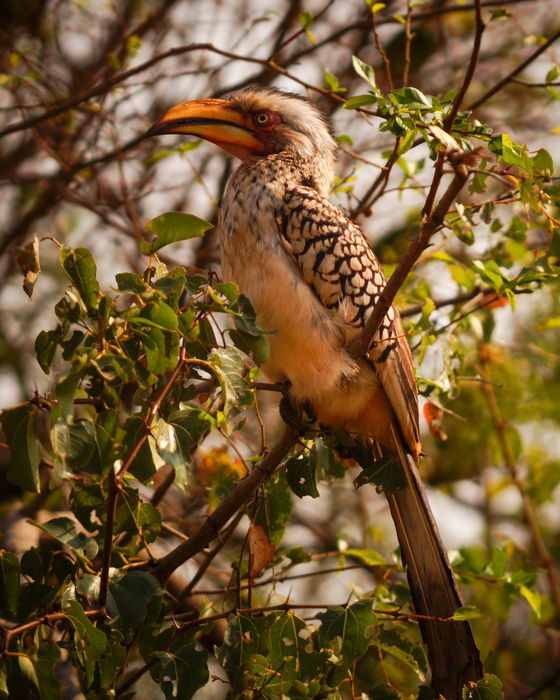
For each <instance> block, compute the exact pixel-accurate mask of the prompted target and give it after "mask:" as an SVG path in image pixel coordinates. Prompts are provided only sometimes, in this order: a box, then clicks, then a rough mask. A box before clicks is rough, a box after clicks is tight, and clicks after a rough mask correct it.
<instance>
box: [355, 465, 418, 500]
mask: <svg viewBox="0 0 560 700" xmlns="http://www.w3.org/2000/svg"><path fill="white" fill-rule="evenodd" d="M354 484H355V486H356V488H360V486H363V485H364V484H374V485H375V490H376V491H377V492H378V493H382V492H385V493H393V492H394V491H398V490H399V489H402V488H404V486H405V485H406V481H405V477H404V473H403V469H402V467H401V465H400V464H398V463H397V462H396V461H395V460H393V459H391V458H389V457H382V458H381V459H376V460H373V461H372V463H371V464H370V465H369V466H368V468H367V469H362V471H361V472H360V473H359V474H358V476H357V477H356V478H355V479H354Z"/></svg>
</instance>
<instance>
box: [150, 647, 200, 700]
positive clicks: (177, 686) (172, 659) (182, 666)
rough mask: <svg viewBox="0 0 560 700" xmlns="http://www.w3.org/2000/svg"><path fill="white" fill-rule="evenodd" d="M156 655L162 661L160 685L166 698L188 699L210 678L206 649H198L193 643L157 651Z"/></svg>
mask: <svg viewBox="0 0 560 700" xmlns="http://www.w3.org/2000/svg"><path fill="white" fill-rule="evenodd" d="M156 655H157V656H158V657H159V658H160V659H161V660H162V661H163V662H164V667H163V670H162V672H161V675H160V685H161V689H162V690H163V692H164V693H165V697H166V700H183V699H184V700H188V698H192V696H193V695H194V694H195V693H196V691H197V690H198V689H199V688H202V686H203V685H206V683H207V682H208V679H209V678H210V675H209V672H208V652H207V651H206V649H200V650H199V649H197V648H196V647H195V645H194V644H184V645H183V646H181V647H179V648H178V649H175V650H174V651H173V652H159V653H157V654H156ZM165 661H167V663H165Z"/></svg>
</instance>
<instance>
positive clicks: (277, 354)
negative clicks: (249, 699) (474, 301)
mask: <svg viewBox="0 0 560 700" xmlns="http://www.w3.org/2000/svg"><path fill="white" fill-rule="evenodd" d="M157 134H191V135H193V136H198V137H201V138H203V139H206V140H207V141H211V142H212V143H214V144H216V145H217V146H220V147H221V148H222V149H224V150H225V151H228V152H229V153H232V154H233V155H235V156H237V157H238V158H240V159H241V161H242V162H241V165H240V166H239V167H238V168H237V170H236V171H235V172H234V173H233V175H232V176H231V177H230V179H229V182H228V184H227V187H226V190H225V193H224V197H223V201H222V205H221V208H220V212H219V220H218V229H219V234H220V241H221V259H222V270H223V276H224V279H226V280H228V281H233V282H236V283H237V285H238V286H239V288H240V290H241V292H243V293H244V294H245V295H246V296H247V297H248V298H249V299H250V301H251V303H252V305H253V307H254V309H255V311H256V314H257V322H258V324H259V325H260V326H261V327H262V328H263V329H264V330H266V331H273V332H274V333H273V334H271V335H270V336H269V338H270V357H269V360H268V361H267V363H266V365H265V366H264V371H265V373H266V375H267V376H268V377H269V378H270V379H271V380H272V381H278V382H289V398H290V400H291V401H292V402H293V403H294V404H295V405H299V406H302V405H306V406H309V407H310V408H311V411H312V413H313V414H315V415H316V417H317V420H318V422H319V423H320V424H324V425H326V426H330V427H331V428H335V429H336V428H340V427H343V428H345V429H346V430H347V431H348V432H349V433H351V434H352V435H354V436H357V438H358V439H359V442H360V444H361V446H362V447H361V448H360V451H361V454H362V458H361V459H360V462H361V463H362V464H363V463H364V459H363V454H364V450H367V452H366V453H367V454H368V455H369V457H368V458H369V460H370V462H371V461H373V459H374V458H375V455H377V454H379V450H380V449H381V450H383V451H384V452H386V453H388V454H389V455H390V457H391V459H393V460H394V461H395V462H397V463H399V464H401V465H402V469H403V471H404V474H405V480H406V486H405V487H404V488H402V489H400V490H397V491H395V492H393V493H387V494H386V496H387V499H388V501H389V506H390V510H391V515H392V517H393V520H394V522H395V527H396V531H397V536H398V540H399V543H400V547H401V552H402V557H403V560H404V564H405V568H406V571H407V576H408V581H409V586H410V590H411V595H412V601H413V604H414V609H415V611H416V613H417V614H418V615H419V616H420V617H419V624H420V628H421V632H422V636H423V640H424V643H425V645H426V647H427V651H428V659H429V663H430V667H431V677H432V687H433V689H434V691H435V693H436V695H443V696H444V697H445V698H448V699H454V698H459V697H460V696H461V688H462V687H463V685H464V684H465V683H467V682H468V681H476V680H478V679H479V678H480V677H481V675H482V666H481V662H480V656H479V652H478V649H477V647H476V644H475V642H474V639H473V636H472V632H471V629H470V626H469V623H468V622H466V621H449V620H447V618H450V617H452V616H453V613H454V611H455V610H456V609H457V608H458V607H460V606H461V605H462V601H461V595H460V593H459V590H458V587H457V585H456V583H455V580H454V578H453V573H452V570H451V567H450V564H449V561H448V558H447V553H446V550H445V549H444V547H443V544H442V541H441V538H440V535H439V532H438V529H437V525H436V523H435V521H434V518H433V516H432V513H431V510H430V506H429V504H428V500H427V497H426V494H425V491H424V487H423V485H422V481H421V478H420V476H419V474H418V470H417V468H416V462H417V461H418V459H419V457H420V451H421V447H420V438H419V428H418V397H417V391H416V384H415V379H414V369H413V363H412V355H411V352H410V348H409V346H408V343H407V340H406V338H405V336H404V333H403V329H402V326H401V321H400V318H399V314H398V311H397V310H396V308H395V307H391V308H390V309H389V311H388V312H387V314H386V316H385V318H384V319H383V321H382V323H381V325H380V327H379V329H378V331H377V332H376V334H375V336H374V338H373V343H372V347H371V349H370V350H369V352H368V353H367V356H364V357H360V358H357V359H356V358H354V357H352V356H351V354H350V353H349V352H348V350H347V348H348V345H349V343H350V342H351V341H352V340H353V339H354V338H356V337H357V336H358V335H359V334H360V333H361V332H362V330H363V327H364V324H365V322H366V320H367V318H368V315H369V314H370V313H371V311H372V309H373V308H374V306H375V304H376V302H377V300H378V298H379V295H380V293H381V292H382V290H383V288H384V287H385V284H386V278H385V276H384V274H383V270H382V269H381V266H380V264H379V262H378V261H377V258H376V257H375V255H374V253H373V251H372V250H371V248H370V246H369V245H368V243H367V241H366V240H365V238H364V236H363V234H362V232H361V231H360V229H359V228H358V227H357V226H356V225H355V224H354V223H353V222H352V221H350V220H349V219H348V218H347V217H346V216H345V215H344V214H343V213H342V212H341V211H340V210H339V209H337V208H336V207H335V206H334V205H333V204H331V203H330V202H329V200H328V196H329V194H330V192H331V187H332V181H333V177H334V160H335V149H336V143H335V141H334V140H333V138H332V136H331V134H330V132H329V128H328V126H327V124H326V123H325V121H324V119H323V118H322V116H321V114H320V112H319V111H318V109H317V108H316V107H315V105H314V104H313V103H312V102H310V101H309V100H307V99H305V98H302V97H298V96H296V95H292V94H287V93H284V92H280V91H278V90H276V89H272V88H254V89H248V90H242V91H239V92H236V93H234V94H232V95H231V96H229V98H228V99H202V100H194V101H190V102H183V103H181V104H178V105H176V106H175V107H172V108H171V109H170V110H169V111H168V112H166V114H165V115H164V116H163V117H162V118H161V119H160V120H159V121H158V122H157V123H155V124H154V125H153V126H152V128H151V129H150V130H149V131H148V135H151V136H153V135H157ZM422 616H425V617H422Z"/></svg>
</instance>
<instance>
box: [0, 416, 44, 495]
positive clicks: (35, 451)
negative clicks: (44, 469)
mask: <svg viewBox="0 0 560 700" xmlns="http://www.w3.org/2000/svg"><path fill="white" fill-rule="evenodd" d="M36 414H37V410H36V409H32V408H31V407H30V406H29V405H24V406H17V407H15V408H6V409H4V410H3V411H2V413H1V414H0V423H2V430H3V431H4V435H5V436H6V442H7V443H8V447H9V448H10V456H11V459H10V467H9V469H8V480H9V481H10V482H11V483H12V484H16V486H20V487H21V488H22V489H25V490H26V491H33V492H34V493H39V490H40V487H41V483H40V480H39V463H40V461H41V455H40V453H39V446H38V441H37V438H36V437H35V429H34V428H35V417H36Z"/></svg>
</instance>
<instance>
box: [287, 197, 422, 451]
mask: <svg viewBox="0 0 560 700" xmlns="http://www.w3.org/2000/svg"><path fill="white" fill-rule="evenodd" d="M276 220H277V223H278V228H279V231H280V237H281V241H282V244H283V246H284V248H285V250H286V251H287V253H288V254H289V255H290V256H291V258H292V259H293V260H294V262H295V263H296V264H297V266H298V267H299V269H300V270H301V274H302V275H303V278H304V279H305V281H306V282H307V283H308V284H309V285H310V286H311V287H312V288H313V290H314V292H315V294H316V295H317V297H318V298H319V299H320V301H321V302H322V303H323V304H324V305H325V306H326V307H327V308H328V309H330V310H331V311H332V312H333V314H334V313H336V314H337V315H338V316H341V315H342V317H343V318H344V324H345V325H346V326H347V327H348V326H349V328H348V330H349V331H350V333H348V334H347V337H348V336H351V335H355V334H356V333H357V332H359V330H360V329H361V328H363V327H364V324H365V322H366V320H367V318H368V316H369V314H370V313H371V311H372V309H373V307H374V306H375V304H376V303H377V300H378V299H379V294H380V293H381V292H382V291H383V289H384V287H385V285H386V283H387V281H386V278H385V275H384V274H383V270H382V269H381V266H380V265H379V262H378V260H377V258H376V257H375V255H374V253H373V251H372V250H371V248H370V247H369V245H368V243H367V241H366V239H365V238H364V236H363V234H362V232H361V231H360V229H359V228H358V227H357V226H356V225H355V224H353V223H352V222H351V221H350V220H349V219H348V218H346V217H345V216H344V214H343V213H342V212H341V211H340V210H338V209H337V208H336V207H335V206H334V205H332V204H331V203H330V202H329V201H328V200H327V199H325V198H324V197H322V196H321V195H320V194H318V193H317V192H316V191H315V190H312V189H310V188H308V187H303V186H299V187H294V188H291V189H288V190H287V192H286V194H285V198H284V207H283V208H282V210H281V211H278V212H277V213H276ZM374 341H375V343H374V345H373V346H372V349H371V350H370V353H369V358H370V360H371V361H372V363H373V365H374V367H375V369H376V371H377V374H378V376H379V378H380V380H381V383H382V384H383V387H384V389H385V391H386V393H387V396H388V398H389V401H390V403H391V405H392V407H393V410H394V411H395V413H396V415H397V418H398V422H399V425H400V429H401V432H402V435H403V437H404V439H405V442H406V443H407V445H408V447H409V448H410V449H411V451H412V454H413V455H414V456H415V457H417V456H418V454H417V453H418V449H419V430H418V398H417V391H416V383H415V380H414V368H413V363H412V356H411V353H410V348H409V346H408V343H407V340H406V338H405V337H404V336H403V330H402V325H401V321H400V318H399V316H398V312H397V311H396V309H395V308H394V307H391V309H389V311H388V313H387V315H386V316H385V318H384V319H383V323H382V324H381V326H380V328H379V329H378V331H377V333H376V335H375V338H374Z"/></svg>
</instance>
